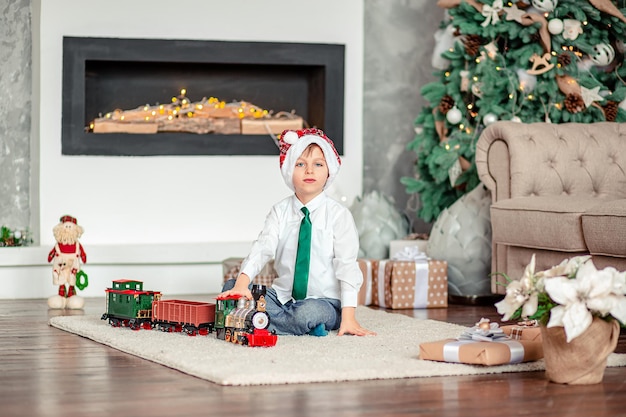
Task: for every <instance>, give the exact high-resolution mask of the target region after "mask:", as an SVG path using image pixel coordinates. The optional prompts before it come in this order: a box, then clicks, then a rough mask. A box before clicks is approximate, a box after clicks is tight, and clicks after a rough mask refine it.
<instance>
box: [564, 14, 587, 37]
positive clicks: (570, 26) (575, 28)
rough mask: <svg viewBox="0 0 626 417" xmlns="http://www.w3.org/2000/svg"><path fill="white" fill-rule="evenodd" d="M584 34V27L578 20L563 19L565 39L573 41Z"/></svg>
mask: <svg viewBox="0 0 626 417" xmlns="http://www.w3.org/2000/svg"><path fill="white" fill-rule="evenodd" d="M582 33H583V26H582V23H580V22H579V21H578V20H574V19H563V38H565V39H569V40H571V41H573V40H576V38H578V35H582Z"/></svg>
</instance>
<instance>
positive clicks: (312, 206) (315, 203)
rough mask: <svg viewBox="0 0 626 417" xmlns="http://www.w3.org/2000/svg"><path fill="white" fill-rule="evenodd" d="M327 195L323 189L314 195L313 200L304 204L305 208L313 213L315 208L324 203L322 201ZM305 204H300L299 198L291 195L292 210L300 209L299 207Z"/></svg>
mask: <svg viewBox="0 0 626 417" xmlns="http://www.w3.org/2000/svg"><path fill="white" fill-rule="evenodd" d="M327 198H328V197H327V196H326V193H325V192H324V191H322V192H321V193H320V194H319V195H318V196H317V197H315V198H314V199H313V200H311V201H309V202H308V203H307V204H306V208H307V209H309V212H310V213H313V212H314V211H315V210H317V208H318V207H320V206H321V205H322V204H324V202H325V201H326V199H327ZM304 206H305V205H304V204H302V203H301V202H300V200H298V197H296V195H295V194H294V195H293V208H294V211H300V209H301V208H302V207H304Z"/></svg>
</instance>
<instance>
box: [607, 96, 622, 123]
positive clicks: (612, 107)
mask: <svg viewBox="0 0 626 417" xmlns="http://www.w3.org/2000/svg"><path fill="white" fill-rule="evenodd" d="M603 108H604V117H605V118H606V121H607V122H614V121H615V118H616V117H617V110H618V108H619V103H618V102H616V101H609V102H607V103H606V105H605V106H604V107H603Z"/></svg>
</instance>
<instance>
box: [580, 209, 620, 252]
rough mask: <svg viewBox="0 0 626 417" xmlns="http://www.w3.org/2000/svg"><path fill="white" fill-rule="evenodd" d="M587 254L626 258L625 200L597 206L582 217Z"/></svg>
mask: <svg viewBox="0 0 626 417" xmlns="http://www.w3.org/2000/svg"><path fill="white" fill-rule="evenodd" d="M582 226H583V233H584V235H585V242H586V243H587V248H589V253H591V254H592V255H607V256H616V257H622V258H626V199H621V200H613V201H607V202H603V203H601V204H598V205H596V206H594V207H592V208H590V209H589V210H587V211H586V212H585V213H584V214H583V215H582Z"/></svg>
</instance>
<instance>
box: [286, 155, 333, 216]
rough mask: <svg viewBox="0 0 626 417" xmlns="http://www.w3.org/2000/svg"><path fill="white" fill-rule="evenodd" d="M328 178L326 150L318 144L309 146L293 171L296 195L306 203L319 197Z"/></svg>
mask: <svg viewBox="0 0 626 417" xmlns="http://www.w3.org/2000/svg"><path fill="white" fill-rule="evenodd" d="M327 179H328V165H327V164H326V158H324V152H322V149H321V148H320V147H319V146H318V145H312V146H310V147H307V148H306V149H305V150H304V152H302V155H300V158H298V160H297V161H296V166H295V168H294V171H293V187H294V189H295V190H296V197H298V199H299V200H300V201H301V202H302V204H306V203H308V202H309V201H311V200H312V199H313V198H315V197H317V196H318V195H319V194H320V193H321V192H322V190H324V186H325V185H326V180H327Z"/></svg>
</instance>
